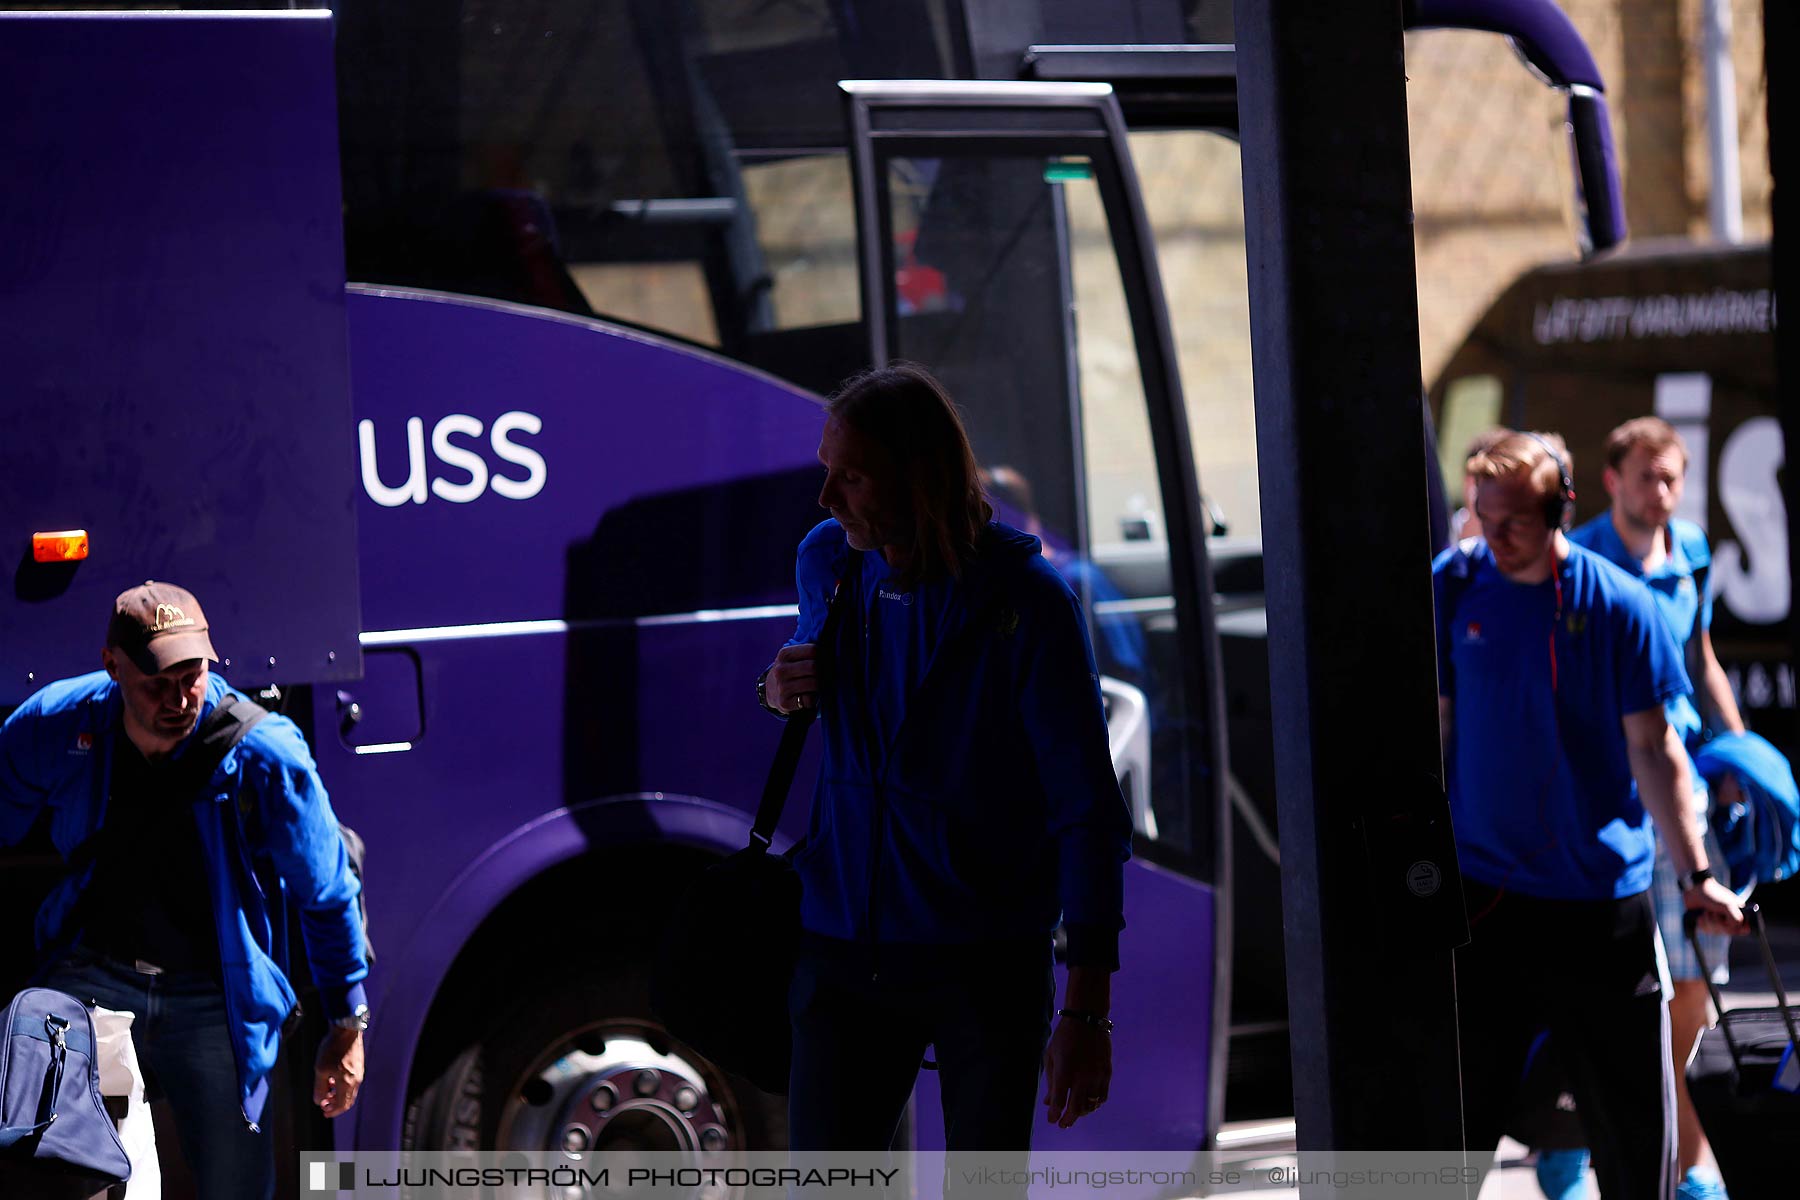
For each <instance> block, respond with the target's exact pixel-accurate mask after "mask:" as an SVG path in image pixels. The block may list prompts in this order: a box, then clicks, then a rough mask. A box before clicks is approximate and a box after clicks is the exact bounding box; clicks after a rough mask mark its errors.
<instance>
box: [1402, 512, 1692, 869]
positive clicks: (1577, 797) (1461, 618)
mask: <svg viewBox="0 0 1800 1200" xmlns="http://www.w3.org/2000/svg"><path fill="white" fill-rule="evenodd" d="M1556 578H1557V580H1558V581H1560V584H1561V591H1562V597H1561V603H1562V615H1561V618H1560V619H1559V618H1558V616H1557V594H1556V593H1557V587H1556V584H1555V583H1553V582H1552V581H1550V580H1546V581H1545V582H1543V583H1540V584H1519V583H1514V582H1512V581H1511V580H1509V579H1507V578H1506V577H1505V576H1504V575H1502V574H1501V573H1500V571H1499V568H1498V567H1496V566H1495V564H1494V559H1493V555H1492V554H1491V553H1490V552H1489V551H1488V548H1487V543H1486V542H1484V541H1482V540H1481V539H1479V538H1475V539H1471V540H1470V541H1469V542H1465V543H1464V544H1463V547H1460V548H1456V549H1452V550H1447V551H1445V552H1444V553H1443V554H1441V555H1439V556H1438V559H1437V561H1436V562H1435V563H1434V564H1433V566H1432V585H1433V589H1434V594H1435V599H1436V603H1437V614H1438V621H1437V633H1438V691H1439V693H1440V694H1441V695H1443V696H1446V697H1448V698H1449V699H1450V700H1451V702H1452V704H1453V712H1452V715H1453V719H1454V726H1453V729H1452V733H1451V741H1450V745H1449V746H1448V747H1447V750H1446V753H1447V755H1448V768H1449V777H1450V780H1449V781H1450V810H1451V819H1452V822H1453V824H1454V826H1455V829H1456V842H1457V851H1458V856H1459V858H1460V859H1461V862H1462V869H1463V871H1464V872H1465V873H1466V874H1467V875H1469V876H1470V877H1471V878H1473V879H1475V880H1477V881H1479V882H1481V883H1485V884H1487V885H1489V886H1490V887H1503V888H1506V889H1507V890H1509V891H1513V892H1517V893H1520V894H1523V895H1529V896H1541V897H1545V898H1548V899H1555V900H1609V899H1617V898H1620V897H1623V896H1631V895H1635V894H1637V893H1638V892H1641V891H1643V890H1645V889H1646V888H1648V887H1649V886H1650V867H1651V863H1652V861H1653V860H1654V857H1655V841H1654V833H1653V832H1652V829H1651V825H1650V817H1649V815H1648V814H1647V813H1646V812H1645V810H1644V806H1643V804H1642V803H1641V802H1640V801H1639V800H1638V797H1637V791H1636V788H1635V787H1634V785H1633V781H1632V776H1631V762H1630V758H1629V755H1628V753H1627V748H1626V742H1625V732H1624V729H1623V727H1622V726H1621V721H1622V720H1623V718H1624V717H1625V716H1626V714H1628V713H1636V712H1643V711H1645V710H1646V709H1652V708H1657V707H1660V706H1662V705H1663V704H1665V703H1666V702H1667V701H1668V700H1670V699H1671V698H1673V697H1675V696H1679V695H1682V694H1683V693H1685V692H1686V691H1687V690H1688V681H1687V673H1686V672H1685V671H1684V670H1683V669H1682V665H1681V652H1680V650H1679V648H1678V647H1677V646H1676V644H1675V639H1674V638H1673V637H1671V636H1670V634H1669V631H1668V629H1667V627H1666V626H1665V624H1664V622H1663V620H1662V619H1661V617H1659V616H1658V615H1657V612H1656V609H1655V604H1654V602H1653V601H1652V600H1651V598H1650V593H1649V591H1648V590H1647V589H1645V588H1644V587H1642V586H1640V585H1639V583H1638V582H1637V581H1636V580H1635V579H1633V578H1632V577H1631V576H1629V575H1627V574H1625V573H1624V572H1623V571H1621V570H1619V569H1618V568H1617V567H1614V566H1613V565H1612V564H1611V563H1608V562H1607V561H1605V560H1604V559H1603V558H1601V557H1600V556H1599V555H1597V554H1593V553H1591V552H1589V551H1587V550H1584V549H1582V548H1581V547H1580V546H1574V547H1571V549H1570V552H1569V557H1568V558H1567V559H1566V560H1565V561H1564V562H1563V563H1562V564H1561V565H1560V566H1559V568H1558V570H1557V576H1556ZM1451 609H1453V610H1454V611H1450V610H1451ZM1553 647H1554V650H1553ZM1553 653H1554V666H1553V665H1552V654H1553ZM1553 672H1554V677H1553V674H1552V673H1553Z"/></svg>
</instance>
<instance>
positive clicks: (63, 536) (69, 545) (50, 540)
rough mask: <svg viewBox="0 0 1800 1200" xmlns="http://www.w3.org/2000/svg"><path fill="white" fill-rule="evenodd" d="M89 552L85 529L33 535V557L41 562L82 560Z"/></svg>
mask: <svg viewBox="0 0 1800 1200" xmlns="http://www.w3.org/2000/svg"><path fill="white" fill-rule="evenodd" d="M87 554H88V536H87V530H85V529H65V530H62V531H61V532H60V533H34V534H32V535H31V557H32V558H34V559H36V560H37V561H38V562H41V563H52V562H80V561H81V560H82V559H84V558H86V557H87Z"/></svg>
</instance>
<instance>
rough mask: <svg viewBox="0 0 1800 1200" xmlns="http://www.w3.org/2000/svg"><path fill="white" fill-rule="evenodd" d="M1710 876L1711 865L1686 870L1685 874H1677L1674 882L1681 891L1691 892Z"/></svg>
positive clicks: (1711, 875)
mask: <svg viewBox="0 0 1800 1200" xmlns="http://www.w3.org/2000/svg"><path fill="white" fill-rule="evenodd" d="M1712 877H1713V873H1712V868H1711V867H1701V868H1700V869H1699V870H1698V871H1688V872H1687V873H1685V874H1682V875H1677V876H1676V877H1675V883H1676V885H1677V886H1678V887H1680V888H1681V890H1682V891H1683V892H1691V891H1693V890H1694V889H1695V888H1697V887H1699V886H1700V885H1701V884H1703V883H1705V882H1706V881H1707V880H1709V879H1711V878H1712Z"/></svg>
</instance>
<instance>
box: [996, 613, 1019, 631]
mask: <svg viewBox="0 0 1800 1200" xmlns="http://www.w3.org/2000/svg"><path fill="white" fill-rule="evenodd" d="M994 629H995V631H996V632H997V633H999V635H1000V636H1001V637H1011V636H1012V635H1013V634H1015V633H1017V632H1018V631H1019V612H1018V610H1017V609H1013V608H1003V609H1001V610H1000V615H999V616H997V617H995V618H994Z"/></svg>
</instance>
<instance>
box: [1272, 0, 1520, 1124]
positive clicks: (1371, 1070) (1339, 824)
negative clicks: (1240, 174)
mask: <svg viewBox="0 0 1800 1200" xmlns="http://www.w3.org/2000/svg"><path fill="white" fill-rule="evenodd" d="M1236 16H1237V74H1238V103H1239V110H1240V113H1241V119H1242V130H1243V163H1244V209H1245V221H1246V230H1245V233H1246V240H1247V252H1248V255H1249V273H1250V319H1251V333H1252V341H1253V345H1254V352H1255V378H1256V435H1257V456H1258V460H1259V462H1260V464H1261V474H1262V509H1263V553H1264V562H1265V574H1266V578H1267V581H1268V582H1267V593H1268V615H1269V673H1270V677H1271V678H1270V684H1271V687H1272V689H1273V696H1274V702H1275V730H1276V736H1275V754H1276V793H1277V802H1278V811H1279V814H1280V821H1281V856H1282V877H1283V879H1282V903H1283V914H1284V921H1285V925H1286V940H1287V956H1288V998H1289V1009H1290V1013H1289V1015H1290V1021H1291V1026H1292V1038H1293V1056H1294V1101H1295V1107H1296V1116H1297V1119H1298V1123H1299V1144H1300V1148H1301V1149H1302V1150H1424V1149H1430V1150H1454V1149H1458V1148H1460V1147H1461V1145H1462V1119H1461V1117H1462V1108H1461V1101H1460V1095H1459V1090H1458V1071H1457V1045H1456V1025H1455V989H1454V981H1453V974H1452V957H1451V949H1452V947H1454V946H1456V945H1458V944H1460V943H1461V942H1462V941H1464V940H1466V937H1467V924H1466V920H1465V917H1464V913H1463V906H1462V888H1461V877H1460V875H1459V873H1458V871H1457V868H1456V857H1455V847H1454V843H1453V840H1452V838H1451V835H1450V823H1449V811H1448V805H1447V803H1446V800H1445V797H1444V790H1443V768H1442V756H1441V752H1440V749H1439V745H1438V727H1437V682H1436V668H1435V662H1436V657H1435V656H1436V650H1435V645H1434V637H1433V623H1432V609H1431V591H1430V578H1429V572H1430V559H1431V551H1432V547H1431V545H1430V534H1429V532H1428V519H1427V501H1426V495H1427V491H1426V475H1425V472H1426V470H1427V469H1428V464H1427V462H1426V455H1425V451H1424V445H1425V430H1424V425H1423V418H1422V414H1421V407H1420V404H1419V387H1420V380H1419V372H1420V366H1419V326H1418V299H1417V290H1416V285H1415V276H1414V265H1413V234H1412V223H1411V207H1412V203H1411V196H1412V189H1411V178H1410V162H1409V156H1408V150H1407V130H1406V93H1405V75H1404V63H1403V51H1402V43H1401V6H1400V3H1399V0H1389V2H1387V3H1375V4H1367V3H1364V4H1320V3H1317V2H1316V0H1237V5H1236ZM1472 1149H1474V1150H1486V1149H1490V1148H1489V1147H1474V1148H1472Z"/></svg>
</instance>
